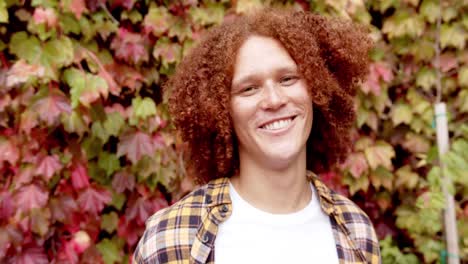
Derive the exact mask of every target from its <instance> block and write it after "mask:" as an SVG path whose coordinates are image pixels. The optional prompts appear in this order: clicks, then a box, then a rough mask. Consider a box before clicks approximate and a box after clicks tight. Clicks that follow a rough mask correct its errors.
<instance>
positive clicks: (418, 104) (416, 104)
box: [406, 88, 431, 114]
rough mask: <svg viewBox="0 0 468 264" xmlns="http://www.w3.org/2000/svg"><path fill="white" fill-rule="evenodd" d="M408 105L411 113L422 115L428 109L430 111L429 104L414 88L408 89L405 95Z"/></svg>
mask: <svg viewBox="0 0 468 264" xmlns="http://www.w3.org/2000/svg"><path fill="white" fill-rule="evenodd" d="M406 99H408V103H409V105H411V109H412V111H413V113H418V114H423V113H424V112H426V111H427V110H428V109H431V104H430V103H429V102H428V101H427V100H426V99H424V97H422V95H421V94H419V93H418V92H417V90H416V89H415V88H410V89H409V90H408V93H407V94H406Z"/></svg>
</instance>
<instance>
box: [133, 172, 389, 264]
mask: <svg viewBox="0 0 468 264" xmlns="http://www.w3.org/2000/svg"><path fill="white" fill-rule="evenodd" d="M308 177H309V179H310V181H311V182H312V184H313V185H314V186H315V188H316V190H317V193H318V195H319V200H320V205H321V207H322V210H323V211H324V212H325V213H326V214H328V215H329V216H330V220H331V224H332V229H333V235H334V237H335V241H336V250H337V253H338V258H339V260H340V263H355V264H357V263H380V262H381V260H380V249H379V242H378V240H377V237H376V235H375V231H374V228H373V227H372V223H371V221H370V220H369V218H368V217H367V215H366V214H365V213H364V212H363V211H362V210H361V209H360V208H359V207H358V206H356V205H355V204H354V203H353V202H351V201H350V200H349V199H347V198H346V197H343V196H341V195H339V194H337V193H335V192H333V191H332V190H330V189H329V188H328V187H327V186H325V184H324V183H322V182H321V181H320V180H319V179H318V178H317V177H316V176H315V175H314V174H313V173H312V172H309V173H308ZM231 212H232V205H231V199H230V196H229V179H228V178H221V179H216V180H213V181H211V182H209V183H208V184H206V185H204V186H202V187H200V188H199V189H197V190H195V191H193V192H192V193H190V194H189V195H187V196H186V197H184V198H183V199H182V200H180V201H179V202H177V203H175V204H174V205H172V206H171V207H168V208H165V209H163V210H160V211H158V212H157V213H155V214H154V215H153V216H151V217H150V218H149V219H148V220H147V222H146V230H145V233H144V234H143V237H142V238H141V239H140V242H139V243H138V246H137V248H136V251H135V254H134V256H133V263H145V264H149V263H153V264H156V263H170V264H182V263H197V264H201V263H214V250H215V248H214V241H215V239H216V234H217V231H218V226H219V224H221V223H222V222H224V221H225V220H226V219H227V218H229V216H230V215H231ZM317 250H320V249H317ZM306 262H307V261H304V263H306ZM313 262H314V260H312V259H311V260H310V263H313Z"/></svg>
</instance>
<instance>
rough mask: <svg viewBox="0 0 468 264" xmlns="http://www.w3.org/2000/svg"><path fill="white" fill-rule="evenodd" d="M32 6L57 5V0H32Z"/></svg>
mask: <svg viewBox="0 0 468 264" xmlns="http://www.w3.org/2000/svg"><path fill="white" fill-rule="evenodd" d="M31 5H32V6H42V7H56V6H57V0H32V2H31Z"/></svg>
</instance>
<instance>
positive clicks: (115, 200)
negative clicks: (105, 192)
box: [109, 192, 127, 211]
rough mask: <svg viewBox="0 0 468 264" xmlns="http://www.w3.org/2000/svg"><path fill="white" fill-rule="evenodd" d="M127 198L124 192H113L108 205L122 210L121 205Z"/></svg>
mask: <svg viewBox="0 0 468 264" xmlns="http://www.w3.org/2000/svg"><path fill="white" fill-rule="evenodd" d="M126 200H127V197H126V195H125V193H116V192H114V193H113V195H112V201H111V203H110V204H109V205H112V206H114V207H115V209H117V210H119V211H120V210H122V207H123V205H124V204H125V201H126Z"/></svg>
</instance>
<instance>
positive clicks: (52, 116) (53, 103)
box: [32, 90, 71, 126]
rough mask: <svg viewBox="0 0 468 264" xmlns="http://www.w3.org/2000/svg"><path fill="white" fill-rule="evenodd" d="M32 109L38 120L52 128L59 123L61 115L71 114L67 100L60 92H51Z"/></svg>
mask: <svg viewBox="0 0 468 264" xmlns="http://www.w3.org/2000/svg"><path fill="white" fill-rule="evenodd" d="M55 91H56V90H55ZM32 109H34V111H36V113H37V114H38V115H39V119H40V120H42V121H44V122H46V123H47V124H48V125H49V126H52V125H54V124H56V123H58V122H59V117H60V114H61V113H67V114H69V113H71V106H70V103H69V101H68V99H67V98H66V97H65V96H64V95H63V93H61V92H58V91H56V92H53V93H51V94H49V95H48V96H46V97H44V98H42V99H40V100H38V101H37V102H36V103H34V105H33V106H32Z"/></svg>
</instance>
